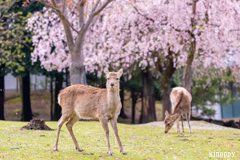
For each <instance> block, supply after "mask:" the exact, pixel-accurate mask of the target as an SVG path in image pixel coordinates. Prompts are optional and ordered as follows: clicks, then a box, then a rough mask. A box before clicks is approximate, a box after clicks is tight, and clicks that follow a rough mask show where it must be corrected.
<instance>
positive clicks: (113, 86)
mask: <svg viewBox="0 0 240 160" xmlns="http://www.w3.org/2000/svg"><path fill="white" fill-rule="evenodd" d="M104 72H105V74H106V78H107V84H106V87H107V90H108V91H112V92H114V91H117V90H119V82H120V77H121V76H122V73H123V69H120V70H119V71H118V72H109V71H108V69H107V68H105V69H104Z"/></svg>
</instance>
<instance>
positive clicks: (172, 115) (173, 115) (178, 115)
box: [171, 111, 182, 121]
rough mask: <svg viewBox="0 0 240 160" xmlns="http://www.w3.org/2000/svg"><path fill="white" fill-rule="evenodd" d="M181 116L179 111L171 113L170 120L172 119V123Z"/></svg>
mask: <svg viewBox="0 0 240 160" xmlns="http://www.w3.org/2000/svg"><path fill="white" fill-rule="evenodd" d="M181 115H182V113H181V112H180V111H176V112H173V113H171V118H172V119H173V121H176V120H177V119H178V118H179V117H180V116H181Z"/></svg>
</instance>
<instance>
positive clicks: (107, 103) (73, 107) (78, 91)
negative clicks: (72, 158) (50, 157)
mask: <svg viewBox="0 0 240 160" xmlns="http://www.w3.org/2000/svg"><path fill="white" fill-rule="evenodd" d="M104 72H105V74H106V77H107V85H106V86H107V88H106V89H100V88H95V87H91V86H85V85H72V86H69V87H67V88H65V89H63V90H61V91H60V93H59V95H58V103H59V105H60V106H61V107H62V117H61V118H60V119H59V121H58V127H57V138H56V142H55V146H54V150H55V151H57V150H58V138H59V133H60V129H61V127H62V125H63V123H64V122H65V121H67V120H68V122H67V123H66V126H67V129H68V131H69V133H70V135H71V137H72V140H73V142H74V144H75V147H76V149H77V150H78V151H82V150H81V149H80V147H79V146H78V142H77V140H76V138H75V136H74V134H73V130H72V127H73V125H74V124H75V123H76V122H77V121H78V120H79V119H80V118H82V119H98V120H99V121H100V122H101V125H102V127H103V129H104V131H105V134H106V138H107V144H108V154H109V155H110V156H112V152H111V149H110V142H109V129H108V121H110V124H111V126H112V128H113V131H114V133H115V136H116V138H117V141H118V144H119V148H120V152H122V153H123V154H124V155H126V152H124V150H123V147H122V143H121V140H120V138H119V136H118V129H117V118H118V115H119V113H120V110H121V108H122V104H121V101H120V96H119V79H120V77H121V75H122V73H123V70H122V69H120V70H119V71H118V72H109V71H108V69H106V68H105V69H104Z"/></svg>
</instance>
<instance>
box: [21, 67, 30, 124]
mask: <svg viewBox="0 0 240 160" xmlns="http://www.w3.org/2000/svg"><path fill="white" fill-rule="evenodd" d="M25 73H26V75H25V76H22V78H21V80H22V87H21V93H22V94H21V95H22V117H21V120H22V121H30V120H31V119H32V109H31V101H30V73H29V72H27V71H26V72H25Z"/></svg>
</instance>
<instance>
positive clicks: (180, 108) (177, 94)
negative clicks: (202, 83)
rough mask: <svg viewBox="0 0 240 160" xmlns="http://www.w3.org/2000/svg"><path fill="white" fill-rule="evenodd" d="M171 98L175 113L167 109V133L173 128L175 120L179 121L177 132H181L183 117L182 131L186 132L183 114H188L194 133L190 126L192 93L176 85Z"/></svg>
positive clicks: (165, 121)
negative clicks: (180, 121) (180, 126)
mask: <svg viewBox="0 0 240 160" xmlns="http://www.w3.org/2000/svg"><path fill="white" fill-rule="evenodd" d="M170 100H171V102H172V106H173V107H174V108H173V113H171V114H169V113H168V111H167V110H166V111H165V116H166V117H165V120H164V123H165V133H168V131H169V130H170V129H171V128H172V126H173V124H174V122H175V121H176V123H177V132H180V129H179V120H180V118H181V119H182V132H184V128H183V114H185V115H186V118H187V121H188V126H189V130H190V133H192V130H191V126H190V114H191V101H192V96H191V94H190V93H189V92H188V91H187V90H186V89H185V88H183V87H175V88H173V89H172V92H171V94H170Z"/></svg>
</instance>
